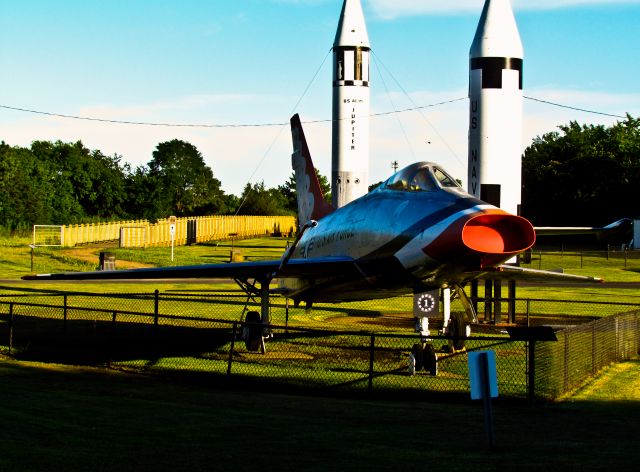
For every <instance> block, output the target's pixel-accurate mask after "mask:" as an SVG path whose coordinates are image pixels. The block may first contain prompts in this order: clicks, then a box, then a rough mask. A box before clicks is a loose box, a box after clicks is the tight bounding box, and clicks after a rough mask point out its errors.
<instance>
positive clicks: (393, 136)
mask: <svg viewBox="0 0 640 472" xmlns="http://www.w3.org/2000/svg"><path fill="white" fill-rule="evenodd" d="M512 4H513V7H514V12H515V17H516V21H517V24H518V28H519V31H520V35H521V38H522V43H523V46H524V53H525V56H524V95H525V97H528V98H525V100H524V130H523V149H524V148H526V147H527V146H528V145H529V144H531V142H532V140H533V139H534V138H535V137H538V136H542V135H544V134H545V133H548V132H551V131H555V130H557V129H558V126H559V125H563V124H568V123H569V122H570V121H577V122H578V123H581V124H604V125H611V124H613V123H615V122H616V121H620V120H622V118H617V117H616V116H621V117H624V116H625V114H627V113H629V114H631V115H632V116H634V117H638V116H640V80H639V78H640V61H639V60H638V57H639V53H640V35H638V31H640V0H626V1H625V0H618V1H615V0H512ZM341 6H342V0H102V1H87V0H20V1H16V0H0V67H1V70H2V73H1V75H0V140H2V141H4V142H6V143H7V144H9V145H12V146H29V145H30V144H31V142H33V141H34V140H51V141H57V140H61V141H63V142H75V141H78V140H81V141H82V142H83V144H84V145H85V146H86V147H88V148H89V149H99V150H101V151H102V152H103V153H104V154H107V155H115V154H117V155H119V156H121V159H122V160H121V162H123V163H124V162H127V163H129V164H131V166H132V167H134V168H135V167H137V166H141V165H145V164H147V163H148V162H149V161H150V160H151V158H152V153H153V151H154V149H155V148H156V146H157V145H158V143H161V142H164V141H169V140H172V139H182V140H185V141H188V142H190V143H192V144H194V145H195V146H196V147H197V148H198V149H199V151H200V152H201V153H202V155H203V157H204V160H205V162H206V164H207V165H208V166H210V167H211V169H212V170H213V173H214V175H215V176H216V177H217V178H218V179H220V181H221V182H222V188H223V189H224V190H225V191H226V192H227V193H233V194H236V195H239V194H240V193H241V192H242V189H243V188H244V186H245V185H246V184H247V183H248V182H251V183H258V182H261V181H262V182H264V183H265V185H266V186H267V187H275V186H277V185H281V184H283V183H284V182H285V181H286V180H287V179H288V177H289V176H290V175H291V173H292V170H291V157H290V156H291V152H292V146H291V133H290V130H289V127H288V121H289V118H290V116H291V115H292V114H293V113H299V114H300V117H301V119H302V121H303V123H304V122H313V121H319V122H316V123H307V124H305V125H304V126H305V133H306V135H307V140H308V142H309V146H310V149H311V153H312V157H313V160H314V163H315V165H316V167H318V169H319V170H320V172H321V173H322V174H324V175H325V176H329V175H330V172H331V125H330V121H327V120H330V119H331V94H332V85H331V80H332V79H331V74H332V71H331V46H332V44H333V39H334V36H335V32H336V27H337V24H338V18H339V14H340V10H341ZM362 6H363V10H364V14H365V19H366V22H367V29H368V34H369V39H370V42H371V48H372V51H373V60H372V65H371V84H370V85H371V112H372V113H373V114H382V115H378V116H373V117H372V118H371V144H370V145H371V156H370V183H373V182H378V181H381V180H384V179H386V178H387V177H388V176H389V175H391V173H392V168H391V163H392V161H398V162H399V164H400V165H401V166H404V165H408V164H410V163H412V162H415V161H419V160H428V161H433V162H438V163H439V164H440V165H442V166H443V167H444V168H445V169H447V170H448V171H449V172H450V173H451V174H453V175H454V176H455V177H456V178H460V179H461V180H462V181H463V182H464V181H466V168H467V148H468V143H467V135H468V106H469V105H468V98H467V90H468V80H469V79H468V77H469V71H468V61H469V48H470V46H471V42H472V40H473V36H474V34H475V30H476V27H477V23H478V19H479V17H480V13H481V11H482V6H483V0H455V1H450V2H443V1H442V0H362ZM533 99H536V100H544V101H550V102H554V103H557V104H561V105H565V106H567V107H573V108H579V109H583V110H590V111H594V112H598V113H591V112H587V111H579V110H575V109H571V108H565V107H558V106H553V105H550V104H546V103H542V102H540V101H536V100H533ZM415 107H421V108H420V110H419V111H415V110H414V111H402V110H406V109H407V108H415ZM15 108H19V109H22V110H33V111H39V112H46V113H51V114H59V115H69V116H80V117H90V118H98V119H103V120H114V121H128V122H145V123H157V124H162V123H164V124H182V125H207V126H188V127H187V126H179V127H178V126H147V125H132V124H121V123H105V122H98V121H88V120H77V119H70V118H62V117H56V116H51V115H43V114H35V113H30V112H26V111H19V110H15ZM387 112H392V113H387ZM608 115H615V116H608ZM237 125H242V126H237ZM252 125H255V126H252Z"/></svg>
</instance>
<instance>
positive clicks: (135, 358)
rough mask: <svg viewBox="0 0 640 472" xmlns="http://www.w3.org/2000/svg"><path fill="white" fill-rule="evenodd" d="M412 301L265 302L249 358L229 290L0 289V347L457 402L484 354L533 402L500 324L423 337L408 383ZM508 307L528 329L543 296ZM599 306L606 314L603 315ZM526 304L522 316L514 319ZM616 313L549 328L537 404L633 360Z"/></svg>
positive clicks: (517, 346)
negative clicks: (265, 321) (553, 334)
mask: <svg viewBox="0 0 640 472" xmlns="http://www.w3.org/2000/svg"><path fill="white" fill-rule="evenodd" d="M412 302H413V300H412V297H398V298H397V299H392V300H386V301H369V302H359V303H355V302H354V303H344V304H339V305H317V306H314V309H313V311H312V312H306V311H305V310H304V309H303V308H295V307H292V306H289V305H288V303H287V301H286V300H285V299H283V298H279V297H272V304H271V322H272V324H271V327H270V335H271V339H269V341H268V343H267V344H266V346H267V349H266V353H264V354H262V353H256V352H250V351H248V350H247V348H246V347H245V345H244V342H243V341H242V339H241V337H240V333H241V331H242V328H243V327H244V326H245V324H244V314H245V313H246V310H252V309H258V310H259V300H254V299H252V298H251V297H247V295H245V294H244V293H242V292H239V291H228V290H224V291H217V292H209V291H208V292H202V293H197V292H184V291H181V292H165V293H162V294H160V293H159V292H158V291H156V292H155V293H147V294H144V293H140V294H135V293H134V294H89V293H77V294H71V293H64V294H52V293H31V294H18V293H2V292H0V351H2V352H4V353H6V354H9V355H12V356H14V357H16V358H19V359H30V360H39V361H47V362H60V363H73V364H85V365H97V366H107V367H109V368H114V369H121V370H131V371H136V372H150V373H158V374H163V375H180V376H187V375H188V376H197V377H198V378H206V379H224V381H225V382H226V381H228V382H235V383H248V384H251V385H252V386H259V388H260V389H265V388H274V389H282V388H286V389H287V391H291V389H305V390H313V391H326V392H332V393H354V392H356V393H357V392H374V393H377V394H389V395H398V394H402V395H408V394H411V395H419V396H425V395H429V394H432V395H446V396H447V397H454V398H455V397H460V396H468V392H469V379H468V368H467V353H468V352H470V351H475V350H484V349H492V350H495V351H496V357H497V369H498V379H499V385H500V395H501V397H503V398H505V397H506V398H527V396H528V395H530V394H531V390H530V389H529V387H530V386H529V385H528V382H530V381H531V380H530V379H531V378H532V377H530V376H529V372H528V369H529V365H530V360H529V359H528V356H527V352H528V344H527V342H526V341H514V340H511V339H510V338H509V337H508V336H507V334H506V332H504V331H503V327H501V326H495V325H491V323H483V324H480V325H478V326H475V327H474V331H475V332H476V333H478V334H480V336H478V335H474V336H473V337H472V338H470V339H468V340H467V341H466V350H464V351H461V352H451V351H452V350H451V349H450V347H449V345H450V340H449V339H448V338H446V337H442V336H432V337H431V338H430V339H429V341H430V342H431V343H432V344H433V345H434V348H435V350H436V351H437V356H438V373H437V375H435V376H433V375H430V373H429V372H427V371H424V370H421V371H419V372H417V373H416V374H415V375H410V373H409V369H408V367H409V355H410V354H411V353H412V349H413V348H414V345H416V344H419V343H420V342H421V340H420V339H419V338H418V336H417V335H413V334H408V333H411V332H412V331H413V326H414V319H413V312H412ZM517 302H518V303H517V305H518V307H519V308H518V316H517V319H518V321H519V322H520V323H521V324H526V323H527V322H529V323H532V319H533V316H532V312H533V311H534V310H532V307H537V306H540V307H542V306H543V305H544V304H543V301H542V300H537V301H535V304H533V303H532V301H528V300H518V301H517ZM458 303H459V302H458ZM553 303H556V302H553ZM574 303H575V302H574ZM554 306H555V307H556V308H553V309H552V310H551V311H556V312H558V311H562V310H559V308H558V306H560V307H562V306H564V305H562V304H561V305H554ZM603 306H604V307H606V308H603V310H605V311H606V310H610V309H611V308H610V307H609V306H608V305H603ZM599 307H600V305H598V306H591V305H585V308H583V311H584V312H589V313H593V312H594V311H596V312H600V311H599ZM526 308H528V309H529V311H528V312H527V313H528V314H529V318H527V317H526V316H525V315H526V313H524V314H523V312H522V310H523V309H526ZM619 308H620V307H617V308H616V309H619ZM458 310H459V311H462V309H461V307H459V306H458V304H457V303H453V304H452V311H453V312H455V311H458ZM541 311H544V310H541ZM626 311H629V308H628V307H627V308H626ZM619 312H620V311H618V313H619ZM576 316H577V315H576ZM620 316H623V315H620ZM624 316H630V317H631V318H629V320H631V321H629V320H627V318H624V320H623V319H622V318H620V319H619V320H618V321H615V322H613V321H611V320H612V319H613V318H603V319H602V320H598V321H596V322H595V323H600V324H598V325H597V327H593V326H592V324H580V325H578V326H576V327H575V328H572V329H574V330H577V331H576V332H575V334H574V333H573V331H571V330H564V331H558V332H557V336H558V339H559V341H558V342H557V343H556V342H538V343H537V344H536V349H535V356H536V364H535V377H533V378H534V379H535V384H536V385H535V390H534V391H535V394H536V396H538V397H540V398H555V397H557V396H558V395H559V394H561V393H562V392H564V391H566V390H567V389H570V388H573V387H574V386H575V385H577V384H579V383H580V382H582V381H583V380H584V378H586V377H587V376H589V375H591V374H593V373H595V372H597V371H598V370H599V369H600V368H602V367H603V366H604V365H606V364H608V363H609V362H613V361H615V360H618V359H619V354H620V353H623V354H624V355H626V356H633V355H637V354H638V350H639V347H640V346H639V343H638V311H634V312H632V313H631V314H628V315H624ZM586 319H587V320H588V319H590V318H586ZM616 319H618V318H616ZM634 323H635V324H634ZM432 328H437V326H433V327H432ZM623 328H624V329H623ZM594 333H596V334H597V336H595V335H594ZM627 333H632V334H627ZM594 336H595V337H594ZM625 336H627V337H625ZM633 336H635V337H633ZM634 343H635V344H634ZM612 346H613V347H612ZM608 350H609V351H615V353H616V354H615V355H614V356H612V355H610V352H609V351H608ZM594 353H595V354H594ZM529 400H531V398H529Z"/></svg>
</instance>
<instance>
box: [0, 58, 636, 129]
mask: <svg viewBox="0 0 640 472" xmlns="http://www.w3.org/2000/svg"><path fill="white" fill-rule="evenodd" d="M325 61H326V58H325ZM323 64H324V61H323ZM383 67H384V64H383ZM385 69H386V67H385ZM316 76H317V73H316ZM394 80H395V79H394ZM396 83H397V81H396ZM310 85H311V84H309V86H310ZM308 88H309V87H307V89H306V90H305V92H304V93H305V94H306V92H307V90H308ZM404 93H405V94H406V92H404ZM407 95H408V94H407ZM303 97H304V94H303ZM467 98H468V97H460V98H453V99H451V100H444V101H441V102H436V103H430V104H428V105H416V106H413V107H409V108H402V109H400V110H390V111H383V112H378V113H371V114H370V115H369V116H371V117H376V116H387V115H395V114H398V113H407V112H410V111H418V110H424V109H426V108H434V107H437V106H441V105H448V104H449V103H455V102H459V101H462V100H467ZM523 98H525V99H527V100H531V101H534V102H539V103H544V104H546V105H552V106H556V107H560V108H567V109H569V110H575V111H581V112H585V113H593V114H596V115H604V116H611V117H613V118H623V119H624V118H626V116H625V115H616V114H612V113H605V112H601V111H596V110H588V109H586V108H579V107H574V106H571V105H563V104H561V103H556V102H552V101H550V100H542V99H540V98H535V97H528V96H526V95H525V96H523ZM301 100H302V97H301V98H300V100H298V103H297V104H296V107H297V105H298V104H299V103H300V101H301ZM0 108H4V109H5V110H13V111H20V112H23V113H33V114H35V115H45V116H51V117H54V118H67V119H73V120H84V121H97V122H100V123H111V124H118V125H137V126H165V127H171V128H262V127H273V126H287V125H288V124H289V123H237V124H207V123H155V122H151V121H127V120H109V119H106V118H96V117H91V116H77V115H65V114H63V113H52V112H47V111H41V110H31V109H28V108H20V107H13V106H9V105H1V104H0ZM332 121H333V120H332V119H324V120H308V121H303V122H302V123H303V124H316V123H331V122H332Z"/></svg>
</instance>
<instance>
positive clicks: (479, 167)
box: [467, 0, 523, 214]
mask: <svg viewBox="0 0 640 472" xmlns="http://www.w3.org/2000/svg"><path fill="white" fill-rule="evenodd" d="M522 66H523V48H522V42H521V40H520V34H519V32H518V27H517V25H516V21H515V18H514V16H513V10H512V9H511V4H510V1H509V0H485V4H484V8H483V10H482V15H481V17H480V22H479V23H478V29H477V31H476V34H475V37H474V39H473V43H472V45H471V49H470V51H469V169H468V172H469V173H468V180H467V181H468V191H469V193H470V194H472V195H474V196H476V197H478V198H480V199H482V200H484V201H486V202H488V203H491V204H492V205H495V206H498V207H500V208H502V209H503V210H505V211H508V212H509V213H512V214H518V210H519V208H518V207H519V205H520V200H521V185H522V184H521V181H522Z"/></svg>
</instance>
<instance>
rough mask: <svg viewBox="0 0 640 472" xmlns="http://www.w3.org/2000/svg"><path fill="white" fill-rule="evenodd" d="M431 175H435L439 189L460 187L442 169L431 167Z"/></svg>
mask: <svg viewBox="0 0 640 472" xmlns="http://www.w3.org/2000/svg"><path fill="white" fill-rule="evenodd" d="M432 170H433V175H435V177H436V179H438V182H440V186H441V187H460V185H459V184H458V182H456V181H455V180H454V179H453V178H452V177H451V176H450V175H449V174H447V173H446V172H445V171H443V170H442V169H439V168H438V167H433V168H432Z"/></svg>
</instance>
